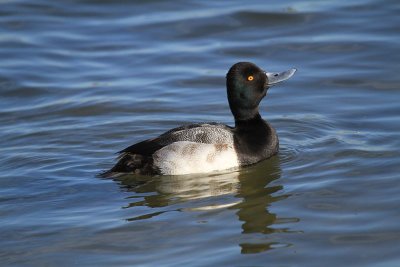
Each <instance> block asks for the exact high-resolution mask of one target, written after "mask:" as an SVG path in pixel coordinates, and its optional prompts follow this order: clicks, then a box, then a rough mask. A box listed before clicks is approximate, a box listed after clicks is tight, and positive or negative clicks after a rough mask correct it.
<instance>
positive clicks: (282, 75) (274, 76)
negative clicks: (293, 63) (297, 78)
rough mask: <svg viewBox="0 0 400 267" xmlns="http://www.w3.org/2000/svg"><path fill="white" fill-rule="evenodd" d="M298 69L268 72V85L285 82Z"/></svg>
mask: <svg viewBox="0 0 400 267" xmlns="http://www.w3.org/2000/svg"><path fill="white" fill-rule="evenodd" d="M296 71H297V69H290V70H287V71H284V72H266V73H265V75H267V78H268V84H267V85H268V86H271V85H275V84H277V83H280V82H283V81H285V80H287V79H289V78H290V77H292V76H293V74H294V73H295V72H296Z"/></svg>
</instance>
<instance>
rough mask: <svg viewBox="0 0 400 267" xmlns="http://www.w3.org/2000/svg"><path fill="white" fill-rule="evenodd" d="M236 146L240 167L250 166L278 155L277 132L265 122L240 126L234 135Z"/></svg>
mask: <svg viewBox="0 0 400 267" xmlns="http://www.w3.org/2000/svg"><path fill="white" fill-rule="evenodd" d="M234 146H235V150H236V152H237V153H238V159H239V162H240V165H249V164H254V163H257V162H259V161H261V160H264V159H266V158H269V157H271V156H272V155H274V154H276V153H277V152H278V149H279V142H278V136H277V135H276V132H275V130H274V129H273V128H272V127H271V126H270V125H269V124H268V123H266V122H265V121H263V120H262V121H261V122H257V123H250V124H247V125H243V124H240V123H239V124H238V125H237V127H236V129H235V134H234Z"/></svg>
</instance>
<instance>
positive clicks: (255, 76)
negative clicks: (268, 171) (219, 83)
mask: <svg viewBox="0 0 400 267" xmlns="http://www.w3.org/2000/svg"><path fill="white" fill-rule="evenodd" d="M293 73H294V70H293V71H291V73H290V74H287V73H286V76H287V77H283V78H282V76H281V77H280V78H281V80H283V79H287V78H288V77H290V76H291V75H293ZM284 74H285V73H281V74H276V75H275V76H274V77H278V75H284ZM267 75H268V74H267ZM267 75H266V73H265V72H263V71H262V70H261V69H259V68H258V67H257V66H255V65H254V64H252V63H246V62H242V63H237V64H235V65H233V66H232V68H231V69H230V70H229V72H228V75H227V88H228V100H229V105H230V108H231V111H232V113H233V115H234V117H235V127H230V126H227V125H224V124H219V123H204V124H192V125H187V126H181V127H178V128H175V129H172V130H169V131H167V132H165V133H163V134H162V135H160V136H159V137H157V138H153V139H148V140H145V141H142V142H139V143H136V144H134V145H132V146H130V147H127V148H125V149H124V150H122V151H120V153H121V155H120V158H119V161H118V163H117V164H116V165H115V166H114V167H113V168H112V169H111V170H110V172H132V173H136V174H148V175H153V174H162V175H182V174H190V173H202V172H211V171H219V170H225V169H233V168H238V167H241V166H246V165H250V164H254V163H257V162H259V161H261V160H263V159H266V158H269V157H271V156H272V155H274V154H276V153H277V152H278V149H279V141H278V136H277V135H276V132H275V130H274V129H273V128H272V127H271V126H270V125H269V124H268V123H267V122H266V121H264V120H263V119H262V118H261V116H260V114H259V112H258V104H259V102H260V101H261V99H262V98H263V97H264V96H265V94H266V91H267V89H268V88H269V86H270V85H271V84H272V83H268V82H269V80H268V78H269V76H267ZM270 75H271V74H270ZM278 78H279V77H278ZM278 78H275V80H276V82H279V81H281V80H278ZM246 80H247V81H246ZM253 81H254V82H253Z"/></svg>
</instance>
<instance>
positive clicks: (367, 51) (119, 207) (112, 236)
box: [0, 0, 400, 266]
mask: <svg viewBox="0 0 400 267" xmlns="http://www.w3.org/2000/svg"><path fill="white" fill-rule="evenodd" d="M399 12H400V4H399V2H398V1H390V0H382V1H370V0H357V1H303V0H302V1H289V0H287V1H271V2H270V3H268V4H266V3H264V1H253V2H252V3H246V4H245V3H244V2H243V1H233V2H230V3H227V2H211V1H209V2H198V1H169V2H166V1H156V0H154V1H131V2H128V1H100V0H98V1H84V0H79V1H78V0H76V1H49V0H47V1H46V0H38V1H24V0H9V1H1V2H0V97H1V109H0V133H1V138H0V142H1V143H0V147H1V148H0V151H1V157H0V216H1V217H0V218H1V223H0V230H1V231H0V255H1V261H0V262H1V265H3V266H72V265H77V266H85V265H88V266H133V265H137V266H266V265H270V266H349V265H351V266H400V256H399V253H398V250H399V241H400V224H399V221H400V216H399V215H400V213H399V205H400V179H399V172H400V167H399V166H400V152H399V148H400V123H399V119H400V105H399V99H400V78H399V75H398V71H399V69H400V68H399V67H400V64H399V62H400V56H399V55H400V53H399V52H400V51H399V47H400V38H399V33H400V28H399V25H400V19H399V16H398V14H399ZM242 60H246V61H252V62H254V63H256V64H258V65H259V66H261V67H263V68H265V69H266V70H269V71H281V70H286V69H288V68H291V67H296V68H298V69H299V71H298V72H297V73H296V75H295V76H294V77H293V78H292V79H291V80H289V81H287V82H285V83H284V84H282V85H280V86H277V87H274V88H272V89H271V90H270V91H269V95H268V96H267V98H266V99H264V101H263V102H262V105H261V112H262V115H263V117H264V118H265V119H267V120H268V121H269V122H270V123H271V124H272V125H273V126H274V127H275V128H276V129H277V132H278V135H279V137H280V143H281V151H280V153H279V155H278V156H276V157H274V158H272V159H270V160H268V161H265V162H262V163H260V164H257V165H255V166H252V167H249V168H246V169H243V170H240V171H237V172H231V173H222V174H211V175H192V176H184V177H152V178H146V177H132V176H123V177H120V178H118V179H114V180H112V179H101V178H98V177H96V174H98V173H99V172H101V171H102V170H104V169H107V168H109V167H111V166H112V165H113V163H114V162H115V154H114V152H116V151H118V150H120V149H122V148H124V147H126V146H128V145H130V144H132V143H134V142H137V141H140V140H143V139H145V138H149V137H153V136H156V135H158V134H160V133H162V132H164V131H166V130H168V129H170V128H173V127H176V126H179V125H182V124H185V123H189V122H203V121H218V122H223V123H227V124H231V125H232V116H231V114H230V112H229V108H228V104H227V100H226V93H225V74H226V72H227V70H228V68H229V67H230V66H231V65H232V64H233V63H235V62H237V61H242Z"/></svg>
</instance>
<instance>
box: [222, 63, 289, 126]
mask: <svg viewBox="0 0 400 267" xmlns="http://www.w3.org/2000/svg"><path fill="white" fill-rule="evenodd" d="M295 72H296V69H290V70H287V71H284V72H280V73H272V72H266V71H263V70H262V69H260V68H259V67H257V66H256V65H255V64H253V63H250V62H238V63H236V64H234V65H233V66H232V67H231V68H230V69H229V71H228V74H227V75H226V88H227V91H228V101H229V107H230V108H231V111H232V114H233V116H234V117H235V120H249V119H251V118H254V117H255V116H256V115H257V114H258V105H259V104H260V101H261V99H263V97H264V96H265V95H266V94H267V90H268V89H269V88H270V87H271V86H273V85H275V84H277V83H280V82H282V81H284V80H287V79H289V78H290V77H292V76H293V74H294V73H295Z"/></svg>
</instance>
